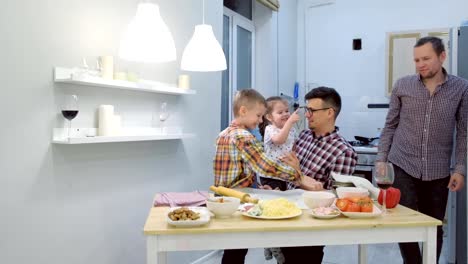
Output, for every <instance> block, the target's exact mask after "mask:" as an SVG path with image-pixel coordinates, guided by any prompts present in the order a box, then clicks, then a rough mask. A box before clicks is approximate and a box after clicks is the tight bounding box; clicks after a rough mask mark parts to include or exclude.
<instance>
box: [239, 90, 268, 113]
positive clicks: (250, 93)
mask: <svg viewBox="0 0 468 264" xmlns="http://www.w3.org/2000/svg"><path fill="white" fill-rule="evenodd" d="M255 104H262V105H263V106H265V107H266V101H265V97H263V95H261V94H260V93H259V92H257V91H256V90H254V89H245V90H240V91H238V92H237V93H236V96H235V97H234V103H233V109H232V110H233V112H234V117H238V116H239V111H240V108H241V106H245V107H247V108H248V109H251V108H252V107H254V106H255Z"/></svg>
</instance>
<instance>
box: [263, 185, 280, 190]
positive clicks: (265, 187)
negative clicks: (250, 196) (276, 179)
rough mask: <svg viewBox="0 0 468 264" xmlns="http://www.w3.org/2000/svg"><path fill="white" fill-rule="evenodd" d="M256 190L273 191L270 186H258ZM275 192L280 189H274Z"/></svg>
mask: <svg viewBox="0 0 468 264" xmlns="http://www.w3.org/2000/svg"><path fill="white" fill-rule="evenodd" d="M258 188H259V189H263V190H273V188H271V186H270V185H268V184H265V185H259V186H258ZM275 190H280V189H279V188H275Z"/></svg>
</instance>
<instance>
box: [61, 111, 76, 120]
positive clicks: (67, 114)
mask: <svg viewBox="0 0 468 264" xmlns="http://www.w3.org/2000/svg"><path fill="white" fill-rule="evenodd" d="M62 115H63V117H65V118H66V119H68V120H72V119H73V118H75V117H76V116H77V115H78V110H62Z"/></svg>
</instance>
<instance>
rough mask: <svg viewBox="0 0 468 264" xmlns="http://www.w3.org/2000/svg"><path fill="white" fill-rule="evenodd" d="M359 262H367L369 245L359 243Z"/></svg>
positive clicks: (360, 263) (363, 263) (364, 263)
mask: <svg viewBox="0 0 468 264" xmlns="http://www.w3.org/2000/svg"><path fill="white" fill-rule="evenodd" d="M358 258H359V264H367V245H364V244H359V245H358Z"/></svg>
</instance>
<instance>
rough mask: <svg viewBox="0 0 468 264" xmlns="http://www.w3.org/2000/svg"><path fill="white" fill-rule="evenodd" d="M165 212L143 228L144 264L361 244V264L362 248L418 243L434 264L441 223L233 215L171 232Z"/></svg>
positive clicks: (409, 218)
mask: <svg viewBox="0 0 468 264" xmlns="http://www.w3.org/2000/svg"><path fill="white" fill-rule="evenodd" d="M168 210H169V208H167V207H154V208H151V210H150V212H149V216H148V219H147V220H146V224H145V227H144V234H145V236H146V238H147V242H146V243H147V244H146V247H147V264H164V263H166V252H168V251H190V250H213V249H227V248H230V249H233V248H264V247H294V246H313V245H347V244H359V263H367V247H366V246H365V245H366V244H374V243H393V242H422V243H423V263H425V264H434V263H436V255H437V254H436V233H437V231H436V230H437V226H438V225H442V222H441V221H439V220H437V219H435V218H432V217H429V216H426V215H424V214H421V213H419V212H416V211H413V210H411V209H409V208H406V207H404V206H400V205H399V206H398V207H396V208H394V209H390V210H389V211H388V214H387V215H385V216H381V217H377V218H370V219H350V218H346V217H345V216H339V217H337V218H334V219H328V220H320V219H315V218H313V217H312V216H310V215H309V214H308V211H307V210H304V212H303V214H302V215H301V216H299V217H296V218H292V219H285V220H259V219H252V218H249V217H246V216H243V215H241V214H240V213H236V214H234V215H233V217H232V218H227V219H216V218H212V219H211V221H210V223H208V224H206V225H204V226H200V227H190V228H181V227H172V226H170V225H168V224H167V222H166V215H167V212H168Z"/></svg>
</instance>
